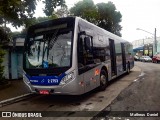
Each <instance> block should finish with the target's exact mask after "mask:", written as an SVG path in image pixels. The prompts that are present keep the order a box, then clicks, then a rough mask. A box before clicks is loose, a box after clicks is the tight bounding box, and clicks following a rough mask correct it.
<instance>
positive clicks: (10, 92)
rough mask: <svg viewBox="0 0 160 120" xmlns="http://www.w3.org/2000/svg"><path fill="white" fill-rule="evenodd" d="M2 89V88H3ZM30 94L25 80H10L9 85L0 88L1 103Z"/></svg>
mask: <svg viewBox="0 0 160 120" xmlns="http://www.w3.org/2000/svg"><path fill="white" fill-rule="evenodd" d="M1 87H2V86H1ZM27 93H30V91H29V89H28V88H27V86H26V85H25V84H24V82H23V80H22V79H20V80H10V81H9V84H8V85H7V86H5V87H3V88H0V101H3V100H6V99H10V98H14V97H17V96H20V95H24V94H27Z"/></svg>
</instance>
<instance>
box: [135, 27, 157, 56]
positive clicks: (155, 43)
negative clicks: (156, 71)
mask: <svg viewBox="0 0 160 120" xmlns="http://www.w3.org/2000/svg"><path fill="white" fill-rule="evenodd" d="M136 30H142V31H144V32H146V33H149V34H151V35H153V36H154V42H153V43H154V44H153V46H154V47H153V49H154V50H153V54H155V53H156V52H157V37H156V32H157V30H156V28H155V31H154V34H153V33H150V32H148V31H146V30H143V29H140V28H137V29H136Z"/></svg>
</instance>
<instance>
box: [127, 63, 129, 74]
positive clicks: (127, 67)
mask: <svg viewBox="0 0 160 120" xmlns="http://www.w3.org/2000/svg"><path fill="white" fill-rule="evenodd" d="M129 73H130V64H129V63H128V65H127V74H129Z"/></svg>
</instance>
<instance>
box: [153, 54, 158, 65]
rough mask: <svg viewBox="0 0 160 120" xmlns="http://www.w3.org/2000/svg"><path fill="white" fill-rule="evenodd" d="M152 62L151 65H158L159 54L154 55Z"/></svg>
mask: <svg viewBox="0 0 160 120" xmlns="http://www.w3.org/2000/svg"><path fill="white" fill-rule="evenodd" d="M152 62H153V63H158V62H160V54H156V55H154V56H153V58H152Z"/></svg>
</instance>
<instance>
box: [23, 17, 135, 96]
mask: <svg viewBox="0 0 160 120" xmlns="http://www.w3.org/2000/svg"><path fill="white" fill-rule="evenodd" d="M61 19H63V21H65V20H66V18H61ZM70 19H72V18H70ZM73 19H74V20H73V21H74V23H73V26H74V30H73V33H72V41H71V42H72V43H71V44H72V45H71V55H70V58H71V61H70V63H71V65H70V67H69V68H68V69H66V70H64V71H62V72H59V73H58V74H56V75H54V72H56V69H55V70H52V69H51V70H50V71H49V73H50V74H51V75H49V74H47V72H45V73H44V72H42V73H41V72H40V71H41V68H39V67H37V68H36V67H35V68H34V70H31V71H29V70H28V69H27V68H26V62H24V74H23V81H24V83H25V84H26V85H27V86H28V88H29V89H30V90H31V92H33V93H39V94H67V95H80V94H84V93H86V92H89V91H91V90H93V89H95V88H97V87H99V86H100V77H101V76H100V75H101V71H102V70H103V71H105V72H106V74H107V75H106V77H107V81H110V80H112V79H114V78H116V77H118V76H120V75H122V74H124V73H126V72H128V70H130V69H132V68H133V67H134V59H133V56H132V45H131V43H129V42H128V41H125V40H123V39H122V38H120V37H118V36H116V35H114V34H112V33H110V32H108V31H106V30H104V29H102V28H99V27H97V26H96V25H94V24H92V23H89V22H87V21H86V20H83V19H81V18H79V17H74V18H73ZM67 20H69V19H67ZM53 21H54V20H53ZM41 24H44V23H40V24H38V25H35V26H40V25H41ZM45 24H47V22H45ZM44 26H45V25H44ZM64 26H65V25H64ZM53 27H54V26H53ZM33 28H35V30H34V32H28V34H27V37H29V36H30V33H32V34H34V33H35V34H37V33H38V34H39V33H43V31H44V32H46V31H49V30H51V29H56V27H55V28H51V26H48V27H45V29H43V28H44V27H42V28H38V29H37V27H33ZM33 28H32V27H31V28H30V29H29V31H30V30H31V29H33ZM58 28H61V27H59V26H58ZM62 28H63V26H62ZM58 32H59V31H58ZM47 34H48V33H47ZM62 35H63V34H62ZM33 36H34V35H33ZM61 38H63V37H61ZM27 39H28V40H32V39H31V38H30V39H29V38H26V41H25V51H24V60H23V61H26V59H27V56H29V53H28V54H27V52H26V51H27V49H28V48H27V47H28V46H29V44H33V43H29V41H28V40H27ZM37 39H38V38H34V39H33V40H32V41H34V40H35V41H36V40H37ZM80 39H83V40H82V41H81V42H79V41H80ZM86 39H90V41H91V42H90V44H92V45H91V46H92V47H91V48H92V50H91V51H92V52H90V53H89V54H91V53H92V55H93V56H92V55H91V56H89V55H88V56H89V57H87V58H83V57H84V56H85V54H86V53H85V52H88V51H89V50H85V52H84V51H83V50H82V49H84V46H83V47H82V45H84V43H85V40H86ZM82 42H83V43H82ZM81 43H82V44H81ZM36 44H38V42H37V43H36ZM44 44H45V42H44V43H43V45H44ZM50 44H51V43H50ZM53 44H54V43H53ZM69 44H70V43H69ZM86 44H87V43H86ZM113 44H114V47H111V46H112V45H113ZM44 46H45V45H44ZM62 46H63V45H62ZM32 47H33V45H32ZM80 47H82V48H80ZM122 47H123V49H122ZM30 48H31V47H30ZM43 48H44V47H43ZM88 48H89V47H88ZM34 49H35V48H34ZM46 49H47V48H46ZM48 49H49V48H48ZM63 49H67V48H63ZM111 49H112V50H111ZM39 50H40V49H39ZM43 50H44V49H43ZM80 50H82V52H83V53H82V55H80V54H81V53H80ZM57 51H58V50H57ZM58 52H60V53H61V51H60V50H59V51H58ZM63 52H64V51H63ZM46 53H47V52H46ZM113 53H114V54H113ZM36 54H38V52H37V53H36ZM36 54H35V55H36ZM44 54H45V53H44ZM54 54H56V53H54ZM65 54H67V53H65ZM42 56H45V55H42ZM46 56H47V55H46ZM94 56H95V57H94ZM32 57H33V56H32ZM81 57H82V59H83V62H82V63H83V64H85V65H83V64H82V65H81V63H79V61H81V60H82V59H81ZM44 58H45V57H44ZM46 58H47V57H46ZM38 59H41V57H39V58H38ZM86 59H87V60H91V61H87V62H88V63H87V62H86V61H85V60H86ZM59 60H60V59H59ZM30 61H31V60H30ZM40 62H42V61H40ZM89 62H91V63H89ZM57 63H58V61H57ZM37 64H38V63H37ZM46 65H47V67H46V68H45V66H43V68H42V69H48V63H47V64H46ZM37 66H38V65H37ZM84 66H85V67H84ZM57 70H59V71H61V69H59V68H57ZM52 72H53V75H52ZM29 73H30V74H29ZM43 83H44V84H43ZM52 83H53V84H52Z"/></svg>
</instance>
